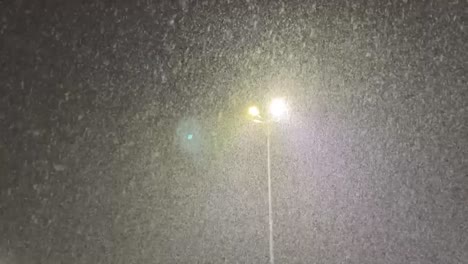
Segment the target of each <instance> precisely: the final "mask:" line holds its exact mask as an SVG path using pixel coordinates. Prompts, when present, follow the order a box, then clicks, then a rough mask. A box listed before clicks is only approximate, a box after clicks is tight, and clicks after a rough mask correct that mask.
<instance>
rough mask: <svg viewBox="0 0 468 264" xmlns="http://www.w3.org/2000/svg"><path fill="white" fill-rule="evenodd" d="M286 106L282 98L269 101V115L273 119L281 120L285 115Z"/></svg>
mask: <svg viewBox="0 0 468 264" xmlns="http://www.w3.org/2000/svg"><path fill="white" fill-rule="evenodd" d="M286 112H287V106H286V102H285V100H284V99H283V98H276V99H273V101H271V104H270V114H271V116H272V117H273V118H276V119H278V118H281V117H284V116H285V115H286Z"/></svg>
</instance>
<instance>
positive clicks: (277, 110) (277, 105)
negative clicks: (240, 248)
mask: <svg viewBox="0 0 468 264" xmlns="http://www.w3.org/2000/svg"><path fill="white" fill-rule="evenodd" d="M269 110H270V112H269V115H268V117H267V118H266V119H264V118H262V117H261V115H260V110H259V109H258V108H257V107H256V106H251V107H250V108H249V110H248V113H249V115H250V116H252V117H253V118H254V119H253V121H254V122H256V123H261V124H265V125H266V138H267V176H268V224H269V254H270V255H269V256H270V264H274V263H275V258H274V250H273V249H274V241H273V208H272V198H271V154H270V134H271V123H272V122H275V121H278V120H280V119H281V118H282V117H284V115H285V114H286V112H287V107H286V102H285V101H284V99H282V98H277V99H273V100H272V102H271V104H270V108H269Z"/></svg>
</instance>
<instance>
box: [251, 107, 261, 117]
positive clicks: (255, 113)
mask: <svg viewBox="0 0 468 264" xmlns="http://www.w3.org/2000/svg"><path fill="white" fill-rule="evenodd" d="M249 115H251V116H253V117H257V116H259V115H260V110H258V107H256V106H251V107H249Z"/></svg>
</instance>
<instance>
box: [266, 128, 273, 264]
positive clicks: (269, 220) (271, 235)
mask: <svg viewBox="0 0 468 264" xmlns="http://www.w3.org/2000/svg"><path fill="white" fill-rule="evenodd" d="M270 132H271V131H270V124H269V123H267V167H268V223H269V227H270V240H269V241H270V243H269V245H270V264H274V263H275V259H274V255H273V211H272V206H271V158H270Z"/></svg>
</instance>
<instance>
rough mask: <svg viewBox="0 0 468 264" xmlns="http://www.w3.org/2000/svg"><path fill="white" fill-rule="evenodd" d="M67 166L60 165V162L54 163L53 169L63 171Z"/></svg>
mask: <svg viewBox="0 0 468 264" xmlns="http://www.w3.org/2000/svg"><path fill="white" fill-rule="evenodd" d="M66 169H67V167H66V166H65V165H62V164H54V170H55V171H64V170H66Z"/></svg>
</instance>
